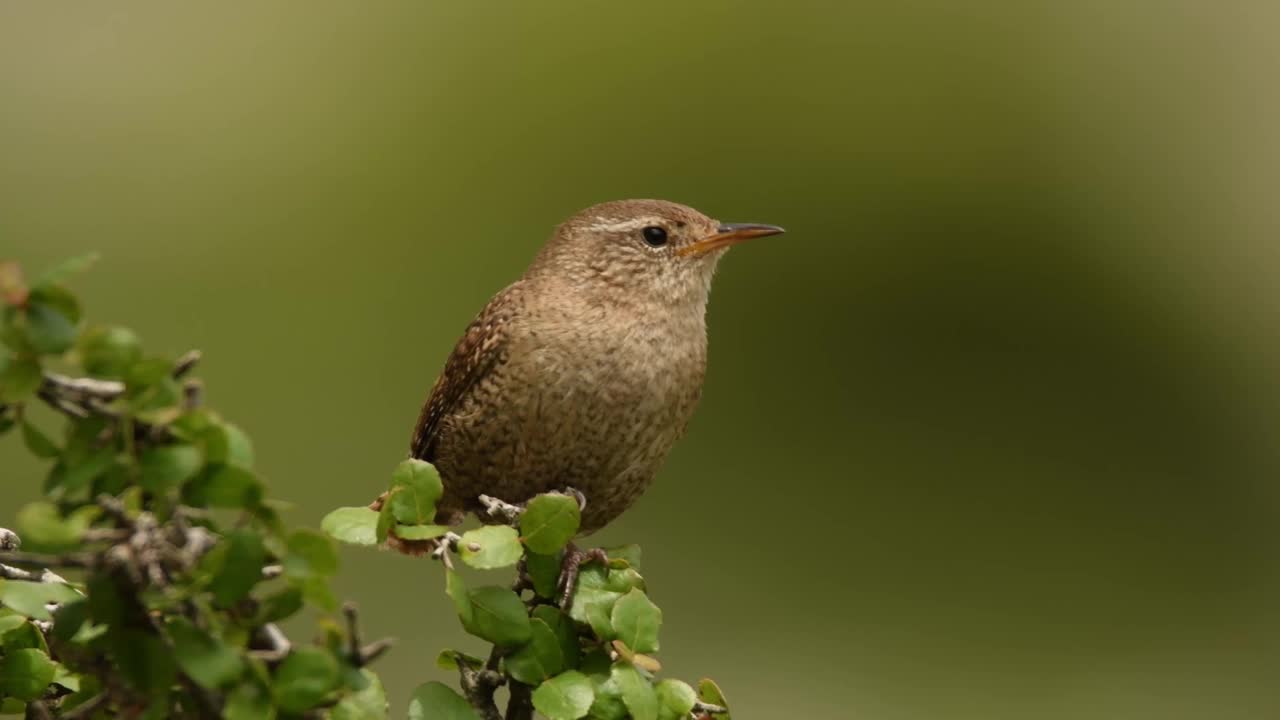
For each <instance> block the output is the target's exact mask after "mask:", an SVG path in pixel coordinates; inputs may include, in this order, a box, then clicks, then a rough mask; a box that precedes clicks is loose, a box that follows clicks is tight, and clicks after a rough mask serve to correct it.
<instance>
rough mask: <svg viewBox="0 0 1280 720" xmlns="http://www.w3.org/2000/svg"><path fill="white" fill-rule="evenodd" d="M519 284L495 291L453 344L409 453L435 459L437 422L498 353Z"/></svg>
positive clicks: (504, 336)
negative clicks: (492, 296) (455, 344)
mask: <svg viewBox="0 0 1280 720" xmlns="http://www.w3.org/2000/svg"><path fill="white" fill-rule="evenodd" d="M520 285H521V283H519V282H517V283H515V284H513V285H510V286H508V287H507V288H506V289H505V290H503V291H502V292H500V293H498V294H497V295H495V296H494V298H493V299H492V300H490V301H489V304H488V305H486V306H485V308H484V310H481V311H480V314H479V315H477V316H476V318H475V320H472V321H471V324H470V325H469V326H467V331H466V333H465V334H463V336H462V339H461V340H459V341H458V344H457V346H455V347H454V348H453V353H451V354H450V355H449V359H448V360H447V361H446V362H445V365H444V370H443V371H442V372H441V373H440V377H438V378H436V384H435V385H434V386H433V387H432V388H431V395H430V396H428V398H427V402H426V404H425V405H423V406H422V413H421V414H419V415H418V423H417V425H416V426H415V427H414V429H413V439H412V440H411V442H410V444H409V453H410V456H411V457H415V458H420V459H422V460H426V461H427V462H435V452H436V441H437V440H438V438H439V432H440V427H441V422H442V421H443V420H444V418H445V417H447V416H448V415H449V414H450V413H452V412H453V411H454V410H455V409H457V408H458V407H459V405H460V404H461V403H462V401H463V400H464V399H465V398H466V397H467V393H468V392H469V391H470V390H471V388H473V387H475V384H476V383H477V382H479V381H480V379H481V378H483V377H484V376H485V375H486V374H488V373H489V371H490V370H491V369H493V366H494V365H495V364H497V362H498V361H499V359H500V358H501V357H502V354H503V352H504V351H505V346H506V340H507V328H506V324H507V321H508V320H509V319H510V317H511V311H512V309H513V307H514V305H515V304H516V302H517V298H518V297H519V294H520V291H521V288H520Z"/></svg>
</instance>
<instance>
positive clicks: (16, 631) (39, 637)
mask: <svg viewBox="0 0 1280 720" xmlns="http://www.w3.org/2000/svg"><path fill="white" fill-rule="evenodd" d="M17 619H18V620H22V618H17ZM0 647H3V648H4V652H13V651H14V650H25V649H35V650H39V651H41V652H46V653H47V652H49V644H48V643H46V642H45V640H44V634H43V633H41V632H40V631H39V630H37V629H36V626H35V625H32V624H31V623H29V622H23V623H21V624H19V625H18V626H17V627H14V628H9V629H8V630H6V631H4V632H0Z"/></svg>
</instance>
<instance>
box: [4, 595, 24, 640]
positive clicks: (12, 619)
mask: <svg viewBox="0 0 1280 720" xmlns="http://www.w3.org/2000/svg"><path fill="white" fill-rule="evenodd" d="M0 587H3V586H2V585H0ZM26 624H28V623H27V618H26V617H24V616H22V615H19V614H17V613H15V612H13V611H12V610H0V637H4V634H5V633H7V632H9V631H10V630H13V629H14V628H20V627H22V626H23V625H26Z"/></svg>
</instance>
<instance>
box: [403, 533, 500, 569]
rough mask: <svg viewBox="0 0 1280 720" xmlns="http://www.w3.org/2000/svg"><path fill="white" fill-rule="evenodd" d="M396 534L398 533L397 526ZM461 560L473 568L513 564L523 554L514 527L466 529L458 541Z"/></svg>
mask: <svg viewBox="0 0 1280 720" xmlns="http://www.w3.org/2000/svg"><path fill="white" fill-rule="evenodd" d="M396 534H397V535H400V531H399V528H397V529H396ZM402 537H403V536H402ZM458 554H459V555H461V556H462V561H463V562H465V563H466V564H468V565H470V566H471V567H474V568H479V569H481V570H492V569H494V568H501V567H508V566H510V565H515V564H516V563H517V562H519V560H520V556H521V555H522V554H524V548H523V547H521V546H520V537H519V535H517V534H516V529H515V528H513V527H510V526H507V525H486V526H484V527H480V528H476V529H475V530H468V531H467V532H465V533H463V535H462V539H461V540H460V541H458Z"/></svg>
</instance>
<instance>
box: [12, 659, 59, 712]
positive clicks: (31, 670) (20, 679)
mask: <svg viewBox="0 0 1280 720" xmlns="http://www.w3.org/2000/svg"><path fill="white" fill-rule="evenodd" d="M56 671H57V668H56V667H55V666H54V664H53V661H52V660H50V659H49V656H48V655H46V654H44V653H43V652H41V651H40V650H33V649H27V650H14V651H13V652H7V653H5V655H4V659H3V660H0V696H4V695H10V696H12V697H16V698H18V699H19V700H35V699H36V698H38V697H40V696H41V695H43V694H44V691H45V689H46V688H48V687H49V683H51V682H53V676H54V673H55V672H56Z"/></svg>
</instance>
